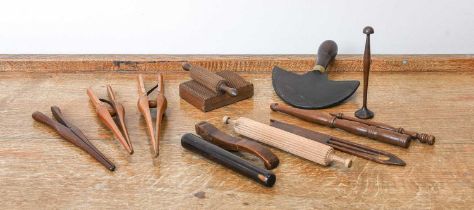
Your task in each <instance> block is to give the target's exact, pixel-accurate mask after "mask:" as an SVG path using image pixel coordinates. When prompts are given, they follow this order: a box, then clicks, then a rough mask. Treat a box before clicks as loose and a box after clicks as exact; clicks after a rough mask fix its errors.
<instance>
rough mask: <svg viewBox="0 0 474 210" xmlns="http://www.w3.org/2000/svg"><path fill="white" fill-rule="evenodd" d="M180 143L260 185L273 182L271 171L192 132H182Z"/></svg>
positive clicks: (273, 176) (269, 184)
mask: <svg viewBox="0 0 474 210" xmlns="http://www.w3.org/2000/svg"><path fill="white" fill-rule="evenodd" d="M181 145H182V146H183V147H184V148H186V149H189V150H191V151H194V152H196V153H199V154H201V155H203V156H204V157H206V158H209V159H211V160H213V161H215V162H217V163H220V164H222V165H224V166H226V167H228V168H230V169H232V170H234V171H236V172H238V173H240V174H242V175H244V176H247V177H249V178H251V179H253V180H255V181H257V182H258V183H260V184H262V185H265V186H267V187H271V186H273V184H275V181H276V176H275V174H273V173H272V172H271V171H268V170H265V169H263V168H259V167H257V166H255V165H253V164H251V163H250V162H248V161H246V160H244V159H242V158H240V157H238V156H237V155H234V154H232V153H231V152H228V151H226V150H224V149H222V148H220V147H218V146H216V145H214V144H211V143H209V142H207V141H204V140H203V139H201V138H199V137H198V136H196V135H194V134H191V133H187V134H184V135H183V137H182V138H181Z"/></svg>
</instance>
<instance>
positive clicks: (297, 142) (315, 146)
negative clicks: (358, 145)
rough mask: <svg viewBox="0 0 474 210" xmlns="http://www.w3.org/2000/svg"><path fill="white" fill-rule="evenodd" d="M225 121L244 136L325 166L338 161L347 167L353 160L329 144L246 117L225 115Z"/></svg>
mask: <svg viewBox="0 0 474 210" xmlns="http://www.w3.org/2000/svg"><path fill="white" fill-rule="evenodd" d="M223 121H224V123H225V124H231V125H232V127H233V129H234V131H235V132H236V133H238V134H240V135H242V136H246V137H249V138H252V139H255V140H257V141H260V142H262V143H265V144H268V145H271V146H273V147H276V148H278V149H281V150H283V151H286V152H289V153H291V154H294V155H296V156H299V157H302V158H305V159H307V160H310V161H313V162H315V163H318V164H321V165H323V166H328V165H330V164H331V163H332V162H338V163H341V164H343V165H344V166H345V167H348V168H349V167H351V164H352V161H351V160H350V159H345V158H342V157H339V156H337V155H336V154H334V149H333V148H332V147H330V146H328V145H325V144H321V143H319V142H316V141H313V140H310V139H307V138H305V137H302V136H298V135H296V134H293V133H290V132H287V131H284V130H281V129H278V128H275V127H272V126H269V125H266V124H263V123H260V122H257V121H254V120H251V119H248V118H245V117H239V118H237V119H235V120H232V119H230V118H229V117H228V116H225V117H224V118H223Z"/></svg>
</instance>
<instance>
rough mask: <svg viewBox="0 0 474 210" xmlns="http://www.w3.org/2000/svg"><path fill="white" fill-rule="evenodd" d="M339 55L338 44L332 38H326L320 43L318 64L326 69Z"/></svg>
mask: <svg viewBox="0 0 474 210" xmlns="http://www.w3.org/2000/svg"><path fill="white" fill-rule="evenodd" d="M336 55H337V44H336V42H334V41H332V40H326V41H324V42H323V43H321V45H319V49H318V59H317V61H316V65H320V66H322V67H324V69H326V68H327V67H328V65H329V63H331V61H332V60H334V58H336Z"/></svg>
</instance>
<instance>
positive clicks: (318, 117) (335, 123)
mask: <svg viewBox="0 0 474 210" xmlns="http://www.w3.org/2000/svg"><path fill="white" fill-rule="evenodd" d="M270 108H271V109H272V110H273V111H279V112H282V113H285V114H288V115H291V116H294V117H297V118H300V119H302V120H305V121H308V122H313V123H317V124H320V125H324V126H328V127H332V128H339V129H341V130H344V131H347V132H349V133H352V134H356V135H359V136H364V137H368V138H371V139H375V140H377V141H380V142H384V143H387V144H392V145H396V146H400V147H404V148H408V146H410V141H411V137H410V136H408V135H405V134H401V133H397V132H394V131H390V130H386V129H382V128H379V127H376V126H369V125H366V124H363V123H359V122H354V121H350V120H344V119H339V118H337V117H336V116H332V115H330V114H329V113H326V112H322V111H317V110H305V109H298V108H294V107H290V106H287V105H282V104H278V103H273V104H271V105H270Z"/></svg>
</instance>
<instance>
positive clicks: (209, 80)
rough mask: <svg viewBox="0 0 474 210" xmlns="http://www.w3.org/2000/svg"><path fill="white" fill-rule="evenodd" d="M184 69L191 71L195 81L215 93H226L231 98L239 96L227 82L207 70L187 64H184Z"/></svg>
mask: <svg viewBox="0 0 474 210" xmlns="http://www.w3.org/2000/svg"><path fill="white" fill-rule="evenodd" d="M183 69H184V70H185V71H189V73H190V76H191V78H192V79H193V80H196V81H197V82H199V83H200V84H202V85H204V86H206V87H207V88H209V89H210V90H212V91H214V92H215V93H219V92H225V93H227V94H229V95H230V96H237V94H238V92H237V89H235V88H231V87H229V84H228V83H227V80H225V79H224V78H223V77H221V76H219V75H217V74H215V73H213V72H210V71H209V70H207V69H205V68H202V67H200V66H192V65H191V64H189V63H185V64H183Z"/></svg>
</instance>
